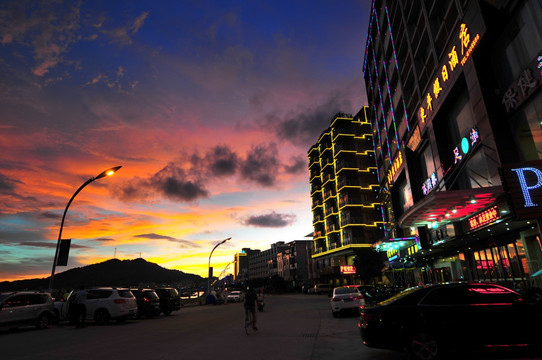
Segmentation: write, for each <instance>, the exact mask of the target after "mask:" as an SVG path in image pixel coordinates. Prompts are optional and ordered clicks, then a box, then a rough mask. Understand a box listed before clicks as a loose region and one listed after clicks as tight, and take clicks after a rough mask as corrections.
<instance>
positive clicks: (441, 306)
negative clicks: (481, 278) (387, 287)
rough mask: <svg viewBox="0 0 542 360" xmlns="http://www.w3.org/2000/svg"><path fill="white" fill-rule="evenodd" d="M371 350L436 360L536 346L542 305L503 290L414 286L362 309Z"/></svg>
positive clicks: (365, 337) (364, 335) (363, 336)
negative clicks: (453, 354) (468, 352)
mask: <svg viewBox="0 0 542 360" xmlns="http://www.w3.org/2000/svg"><path fill="white" fill-rule="evenodd" d="M360 312H361V315H360V322H359V325H358V326H359V330H360V335H361V339H362V341H363V343H364V344H365V345H367V346H369V347H373V348H379V349H389V350H405V349H406V350H407V351H408V352H409V353H410V354H411V356H412V357H413V358H416V359H425V360H431V359H436V358H438V357H440V356H441V355H442V354H445V353H447V352H449V351H454V350H459V349H469V350H474V351H477V350H483V349H489V348H512V347H514V346H521V347H522V348H525V346H527V345H535V344H538V343H539V342H540V339H539V333H538V332H537V331H536V330H535V329H537V328H538V327H539V326H540V323H541V322H542V306H541V305H540V304H536V303H532V302H528V301H527V300H526V299H525V298H524V297H523V296H522V295H520V294H519V293H517V292H515V291H512V290H510V289H508V288H505V287H503V286H499V285H494V284H485V283H447V284H439V285H428V286H420V287H415V288H410V289H406V290H404V291H402V292H401V293H399V294H397V295H395V296H393V297H391V298H389V299H388V300H384V301H382V302H380V303H379V304H377V305H374V306H367V307H363V308H361V310H360Z"/></svg>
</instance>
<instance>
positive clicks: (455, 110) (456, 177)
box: [363, 0, 542, 287]
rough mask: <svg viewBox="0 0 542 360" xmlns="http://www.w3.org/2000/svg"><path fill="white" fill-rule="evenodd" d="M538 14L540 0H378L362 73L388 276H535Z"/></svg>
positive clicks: (399, 280)
mask: <svg viewBox="0 0 542 360" xmlns="http://www.w3.org/2000/svg"><path fill="white" fill-rule="evenodd" d="M541 18H542V2H541V1H540V0H525V1H505V0H502V1H470V0H446V1H432V2H423V1H413V0H397V1H395V0H394V1H386V0H375V1H374V2H373V5H372V9H371V16H370V25H369V30H368V34H367V42H366V49H365V59H364V68H363V72H364V78H365V84H366V89H367V96H368V102H369V112H370V114H371V126H372V132H373V138H374V139H375V161H376V167H377V174H378V183H379V187H380V191H379V193H378V199H379V201H381V202H382V204H383V218H382V220H383V221H384V224H385V229H384V230H385V231H384V234H385V235H384V236H383V237H382V238H381V239H380V241H378V244H377V248H378V249H379V250H380V251H385V252H386V253H387V255H388V260H389V264H390V266H389V270H388V271H387V273H386V274H387V277H388V279H389V280H390V281H391V282H393V283H396V284H397V285H402V286H409V285H415V284H418V283H420V282H422V283H426V282H441V281H450V280H456V279H466V280H485V281H494V282H500V283H504V284H507V285H511V286H516V287H529V286H531V285H532V283H533V282H535V281H538V279H537V278H531V276H530V275H531V274H533V273H535V272H536V271H538V270H540V268H541V266H542V251H541V248H542V244H541V240H540V219H542V211H541V209H540V208H539V205H541V206H542V201H540V202H537V201H536V200H535V199H542V193H541V192H542V190H540V189H539V188H541V187H542V162H541V161H540V160H541V159H542V136H541V135H542V127H541V125H542V92H541V90H540V88H541V87H542V76H541V71H540V68H541V67H542V57H541V55H542V52H541V51H542V22H541V21H540V19H541ZM541 189H542V188H541Z"/></svg>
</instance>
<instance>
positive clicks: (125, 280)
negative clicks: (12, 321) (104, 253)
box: [0, 259, 205, 291]
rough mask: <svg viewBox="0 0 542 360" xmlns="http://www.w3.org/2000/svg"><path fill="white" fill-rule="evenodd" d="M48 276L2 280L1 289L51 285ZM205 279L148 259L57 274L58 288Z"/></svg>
mask: <svg viewBox="0 0 542 360" xmlns="http://www.w3.org/2000/svg"><path fill="white" fill-rule="evenodd" d="M49 279H50V277H47V278H42V279H27V280H16V281H4V282H0V291H17V290H44V289H47V288H48V287H49ZM204 280H205V279H204V278H202V277H201V276H199V275H194V274H187V273H184V272H182V271H180V270H170V269H166V268H163V267H161V266H160V265H158V264H155V263H151V262H148V261H146V260H145V259H135V260H119V259H111V260H107V261H104V262H101V263H98V264H93V265H88V266H84V267H80V268H74V269H70V270H67V271H65V272H62V273H58V274H55V280H54V288H55V289H72V288H79V286H81V285H85V287H91V286H123V287H128V286H133V287H138V286H139V285H142V286H155V285H157V286H160V285H171V286H177V287H194V286H200V285H201V284H202V283H204V282H205V281H204Z"/></svg>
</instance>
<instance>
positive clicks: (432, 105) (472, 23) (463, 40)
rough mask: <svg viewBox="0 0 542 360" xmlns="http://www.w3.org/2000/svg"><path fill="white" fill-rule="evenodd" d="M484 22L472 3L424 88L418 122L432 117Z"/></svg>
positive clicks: (467, 57)
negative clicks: (435, 70) (433, 75)
mask: <svg viewBox="0 0 542 360" xmlns="http://www.w3.org/2000/svg"><path fill="white" fill-rule="evenodd" d="M485 31H486V28H485V23H484V20H483V18H482V16H481V10H480V8H479V5H478V4H477V2H472V3H471V6H470V7H469V9H468V10H467V12H466V15H465V17H464V18H463V19H462V21H461V23H460V24H459V26H458V28H456V32H455V34H454V36H453V38H452V40H451V42H450V44H449V47H448V50H447V52H445V53H444V56H443V58H442V60H441V61H440V64H439V65H438V67H437V74H436V76H435V77H434V78H432V80H431V81H430V82H429V84H428V88H427V89H426V92H425V94H424V95H422V101H421V103H420V107H419V109H418V111H417V115H418V121H419V123H420V124H425V123H427V122H429V121H431V120H432V118H433V117H434V116H435V114H436V112H437V111H438V108H439V107H440V105H441V104H442V102H443V99H444V98H445V97H446V95H447V94H448V93H449V92H450V91H451V88H452V87H453V85H454V83H455V81H456V80H457V78H458V77H459V74H460V73H461V72H462V68H463V67H464V66H465V65H466V64H467V61H468V60H469V59H470V58H471V56H472V54H473V52H474V50H475V49H476V48H477V46H478V45H479V43H480V41H481V40H482V36H483V34H484V33H485ZM422 126H423V125H422Z"/></svg>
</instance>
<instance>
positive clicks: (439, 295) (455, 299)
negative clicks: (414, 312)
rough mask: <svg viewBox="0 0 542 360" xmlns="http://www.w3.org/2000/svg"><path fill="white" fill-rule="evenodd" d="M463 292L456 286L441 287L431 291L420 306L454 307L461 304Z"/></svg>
mask: <svg viewBox="0 0 542 360" xmlns="http://www.w3.org/2000/svg"><path fill="white" fill-rule="evenodd" d="M462 296H463V292H462V291H461V289H460V288H459V287H457V286H452V287H443V288H437V289H434V290H432V291H431V292H430V293H429V294H427V296H426V297H424V298H423V300H422V301H421V302H420V304H421V305H454V304H461V303H462V301H461V298H462Z"/></svg>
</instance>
